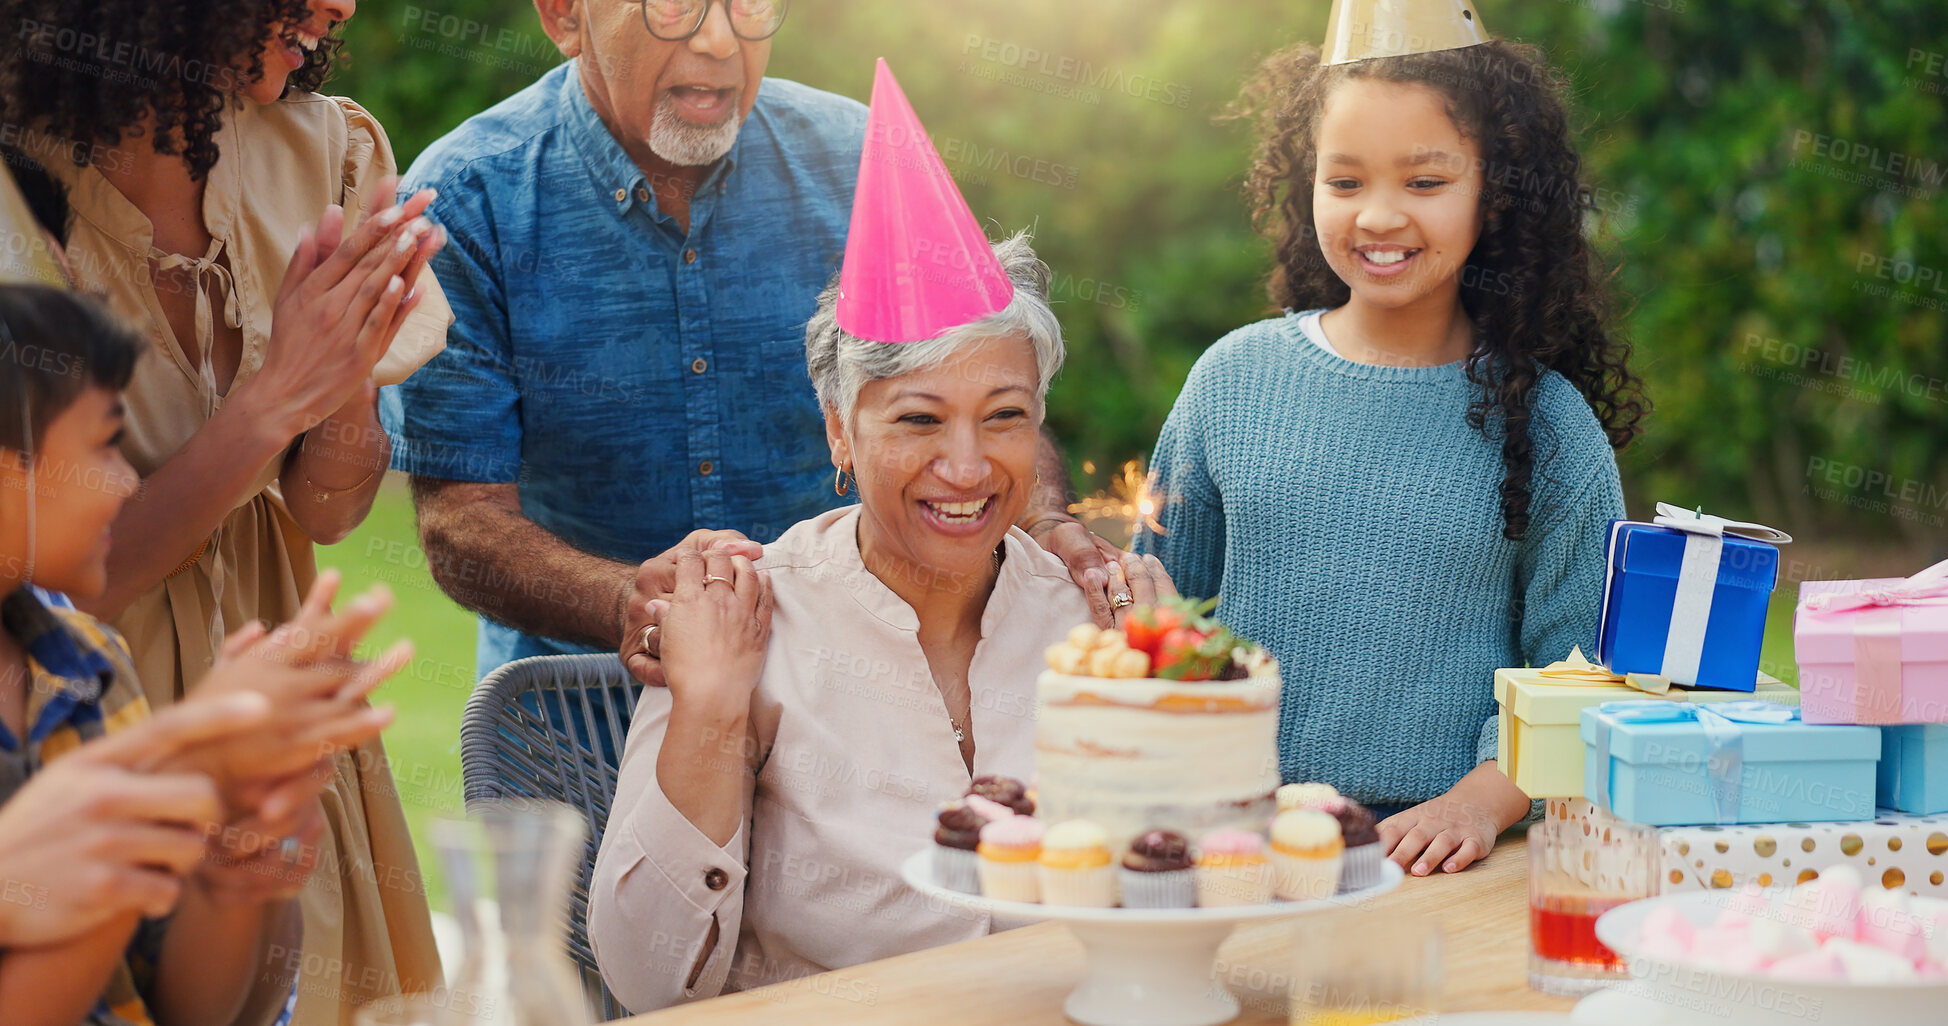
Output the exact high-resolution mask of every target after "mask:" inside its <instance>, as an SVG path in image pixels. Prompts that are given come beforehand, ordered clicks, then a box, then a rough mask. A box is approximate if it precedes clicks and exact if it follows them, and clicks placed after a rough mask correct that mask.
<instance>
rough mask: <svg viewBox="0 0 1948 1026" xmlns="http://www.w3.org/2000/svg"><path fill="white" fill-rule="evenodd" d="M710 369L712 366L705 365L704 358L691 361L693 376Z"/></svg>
mask: <svg viewBox="0 0 1948 1026" xmlns="http://www.w3.org/2000/svg"><path fill="white" fill-rule="evenodd" d="M709 367H710V365H709V364H707V363H705V362H704V360H703V357H701V356H699V357H697V358H696V359H694V360H691V361H690V373H692V374H702V373H703V372H704V371H705V370H707V369H709Z"/></svg>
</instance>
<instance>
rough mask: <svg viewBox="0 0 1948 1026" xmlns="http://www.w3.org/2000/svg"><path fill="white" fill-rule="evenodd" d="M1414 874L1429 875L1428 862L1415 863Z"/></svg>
mask: <svg viewBox="0 0 1948 1026" xmlns="http://www.w3.org/2000/svg"><path fill="white" fill-rule="evenodd" d="M1414 875H1415V876H1426V875H1427V863H1425V862H1416V863H1414Z"/></svg>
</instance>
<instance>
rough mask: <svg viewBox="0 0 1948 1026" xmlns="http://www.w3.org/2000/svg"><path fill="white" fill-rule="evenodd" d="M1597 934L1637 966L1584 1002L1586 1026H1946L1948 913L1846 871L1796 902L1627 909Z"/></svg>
mask: <svg viewBox="0 0 1948 1026" xmlns="http://www.w3.org/2000/svg"><path fill="white" fill-rule="evenodd" d="M1596 933H1597V937H1598V939H1600V940H1601V941H1602V942H1603V943H1604V944H1606V945H1609V947H1610V948H1611V949H1612V950H1614V951H1616V952H1617V953H1618V954H1620V955H1622V956H1624V958H1625V959H1626V960H1627V961H1628V962H1629V965H1630V974H1631V980H1630V981H1629V982H1628V983H1626V984H1623V985H1621V986H1618V987H1615V988H1612V989H1611V990H1610V991H1605V992H1599V994H1597V995H1593V996H1592V997H1591V998H1590V999H1587V1000H1586V1004H1587V1005H1589V1006H1591V1007H1589V1008H1587V1009H1585V1008H1580V1007H1579V1009H1578V1015H1579V1019H1578V1021H1597V1022H1601V1021H1610V1020H1615V1021H1623V1020H1624V1019H1629V1020H1631V1021H1633V1022H1636V1023H1639V1024H1644V1026H1649V1024H1652V1023H1655V1024H1660V1026H1683V1024H1689V1023H1705V1022H1709V1023H1712V1024H1713V1026H1726V1024H1728V1023H1731V1024H1737V1026H1775V1024H1783V1023H1792V1024H1795V1026H1804V1024H1805V1023H1806V1022H1808V1021H1809V1020H1810V1021H1816V1022H1817V1021H1825V1022H1848V1023H1851V1022H1860V1023H1871V1024H1873V1026H1908V1024H1914V1026H1919V1024H1923V1023H1928V1024H1936V1023H1941V1022H1943V1021H1948V901H1943V900H1940V899H1935V898H1922V897H1914V896H1911V895H1908V894H1905V893H1902V892H1899V891H1891V890H1884V889H1881V888H1879V887H1874V888H1864V887H1863V886H1862V883H1861V878H1860V874H1859V873H1858V872H1857V871H1855V870H1854V869H1852V868H1851V867H1848V866H1836V867H1833V868H1832V869H1829V870H1827V871H1826V872H1824V873H1822V874H1821V875H1820V876H1819V877H1818V878H1816V879H1813V880H1809V881H1807V882H1805V883H1802V884H1799V885H1798V886H1796V887H1793V888H1791V889H1789V890H1786V889H1777V888H1774V889H1762V888H1759V887H1747V888H1744V889H1739V890H1720V891H1689V892H1685V893H1681V894H1666V895H1663V896H1662V897H1657V898H1650V899H1647V900H1644V901H1635V902H1631V903H1630V904H1628V905H1624V906H1621V907H1618V908H1616V909H1613V910H1611V911H1610V912H1608V913H1605V914H1604V915H1603V917H1602V918H1601V919H1599V920H1597V924H1596ZM1598 1013H1602V1014H1598Z"/></svg>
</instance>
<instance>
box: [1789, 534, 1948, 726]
mask: <svg viewBox="0 0 1948 1026" xmlns="http://www.w3.org/2000/svg"><path fill="white" fill-rule="evenodd" d="M1793 647H1794V650H1795V654H1796V656H1797V657H1798V660H1799V700H1800V705H1801V708H1802V710H1803V716H1804V718H1805V720H1806V722H1807V723H1948V561H1943V562H1940V563H1937V564H1935V565H1934V566H1931V567H1929V568H1928V569H1926V570H1923V571H1921V572H1920V573H1918V574H1915V575H1914V576H1913V577H1909V578H1905V579H1902V578H1884V579H1878V580H1868V581H1807V582H1806V583H1804V584H1802V585H1800V586H1799V608H1798V609H1797V610H1796V611H1795V614H1794V617H1793Z"/></svg>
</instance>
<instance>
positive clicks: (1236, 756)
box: [1035, 603, 1279, 854]
mask: <svg viewBox="0 0 1948 1026" xmlns="http://www.w3.org/2000/svg"><path fill="white" fill-rule="evenodd" d="M1205 608H1206V607H1197V606H1192V605H1190V604H1188V603H1178V604H1174V605H1162V606H1157V607H1151V608H1143V609H1138V610H1135V611H1134V615H1132V616H1131V617H1130V618H1129V620H1128V623H1127V624H1126V629H1125V630H1120V631H1118V630H1110V631H1099V630H1097V629H1096V628H1095V627H1093V626H1089V625H1083V626H1080V627H1077V628H1075V629H1074V630H1073V631H1072V632H1070V635H1069V639H1068V640H1067V641H1066V642H1064V643H1062V644H1058V645H1055V646H1053V647H1052V648H1050V649H1049V651H1048V662H1049V669H1048V670H1046V671H1044V672H1043V673H1042V675H1041V677H1040V679H1039V680H1038V681H1037V683H1036V692H1037V702H1036V713H1035V774H1036V787H1037V790H1038V795H1037V800H1038V801H1039V803H1040V806H1041V815H1042V817H1044V818H1045V819H1047V820H1048V821H1049V822H1061V821H1063V820H1070V819H1083V820H1089V821H1091V822H1094V823H1096V824H1099V825H1100V826H1101V827H1102V829H1103V831H1104V833H1105V834H1106V835H1107V837H1108V843H1109V846H1110V847H1111V848H1112V849H1113V850H1115V851H1117V852H1118V853H1119V854H1120V853H1121V852H1123V851H1127V850H1128V848H1129V845H1130V842H1131V840H1132V839H1134V838H1135V837H1136V836H1137V835H1139V834H1141V833H1143V832H1144V831H1147V830H1157V829H1162V830H1170V831H1176V832H1178V833H1181V834H1184V835H1186V836H1188V837H1200V836H1203V835H1205V834H1207V833H1210V832H1211V831H1215V830H1226V829H1236V830H1248V831H1263V830H1264V828H1265V824H1266V823H1267V822H1268V821H1269V820H1270V819H1271V818H1272V814H1273V812H1274V811H1276V810H1275V805H1274V801H1273V792H1274V791H1275V790H1276V789H1277V788H1278V785H1279V772H1278V710H1279V676H1278V664H1277V663H1276V662H1275V661H1274V660H1273V659H1272V658H1271V656H1270V655H1269V654H1268V653H1266V652H1265V650H1264V649H1262V648H1259V647H1258V646H1256V645H1253V644H1251V643H1250V642H1246V641H1244V640H1242V639H1240V638H1238V637H1237V636H1235V635H1233V634H1232V633H1231V632H1230V631H1228V630H1225V629H1224V628H1222V627H1221V626H1218V625H1216V624H1214V623H1212V622H1210V621H1209V620H1207V619H1205V618H1204V616H1203V615H1202V614H1203V612H1204V611H1205Z"/></svg>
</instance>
